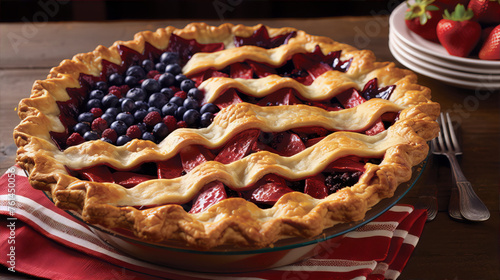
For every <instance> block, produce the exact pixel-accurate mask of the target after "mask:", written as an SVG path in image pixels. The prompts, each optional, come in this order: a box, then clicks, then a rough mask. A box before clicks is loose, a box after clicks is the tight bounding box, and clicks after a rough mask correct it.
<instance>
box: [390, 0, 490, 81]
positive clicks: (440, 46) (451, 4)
mask: <svg viewBox="0 0 500 280" xmlns="http://www.w3.org/2000/svg"><path fill="white" fill-rule="evenodd" d="M389 47H390V49H391V52H392V54H393V55H394V57H395V58H396V59H397V60H398V61H399V62H401V63H402V64H403V65H405V66H406V67H408V68H410V69H412V70H414V71H416V72H418V73H420V74H423V75H426V76H429V77H431V78H435V79H438V80H441V81H444V82H447V83H450V84H453V85H456V86H460V87H465V88H475V89H477V87H478V86H484V85H486V86H488V87H489V88H491V87H493V88H500V0H408V1H406V2H404V3H402V4H400V5H399V6H398V7H397V8H396V9H395V10H394V11H393V12H392V14H391V17H390V34H389Z"/></svg>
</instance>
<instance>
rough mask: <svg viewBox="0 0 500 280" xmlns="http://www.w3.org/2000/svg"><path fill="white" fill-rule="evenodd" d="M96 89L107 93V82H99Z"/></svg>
mask: <svg viewBox="0 0 500 280" xmlns="http://www.w3.org/2000/svg"><path fill="white" fill-rule="evenodd" d="M95 89H98V90H101V91H103V92H106V91H108V83H106V82H105V81H99V82H97V83H95Z"/></svg>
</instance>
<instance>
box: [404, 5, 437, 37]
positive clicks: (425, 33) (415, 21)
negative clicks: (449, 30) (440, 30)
mask: <svg viewBox="0 0 500 280" xmlns="http://www.w3.org/2000/svg"><path fill="white" fill-rule="evenodd" d="M433 2H434V0H415V3H413V4H411V5H410V3H409V2H408V1H407V2H406V4H407V5H408V10H406V14H405V23H406V26H407V27H408V29H410V30H411V31H413V32H415V33H416V34H417V35H419V36H420V37H422V38H424V39H426V40H430V41H434V42H438V37H437V34H436V26H437V24H438V22H439V20H441V18H442V17H441V11H440V9H439V8H438V7H437V6H435V5H431V4H432V3H433Z"/></svg>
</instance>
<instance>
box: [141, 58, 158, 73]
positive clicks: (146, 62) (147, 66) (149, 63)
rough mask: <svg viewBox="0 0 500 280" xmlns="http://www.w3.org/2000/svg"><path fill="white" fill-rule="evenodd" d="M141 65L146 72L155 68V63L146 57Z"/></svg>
mask: <svg viewBox="0 0 500 280" xmlns="http://www.w3.org/2000/svg"><path fill="white" fill-rule="evenodd" d="M141 66H142V68H143V69H144V71H146V72H149V71H151V70H154V69H155V63H154V62H153V61H151V60H149V59H144V60H143V61H142V62H141Z"/></svg>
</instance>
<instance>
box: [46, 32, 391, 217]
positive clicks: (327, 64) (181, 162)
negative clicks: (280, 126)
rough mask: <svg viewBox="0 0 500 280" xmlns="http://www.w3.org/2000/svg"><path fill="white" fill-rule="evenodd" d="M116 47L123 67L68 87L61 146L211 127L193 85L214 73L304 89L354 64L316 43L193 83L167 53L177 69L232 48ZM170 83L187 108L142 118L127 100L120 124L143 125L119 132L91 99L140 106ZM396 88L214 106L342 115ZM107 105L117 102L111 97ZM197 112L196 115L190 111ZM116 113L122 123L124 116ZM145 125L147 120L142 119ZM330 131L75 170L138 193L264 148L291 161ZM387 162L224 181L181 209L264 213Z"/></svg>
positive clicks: (240, 139)
mask: <svg viewBox="0 0 500 280" xmlns="http://www.w3.org/2000/svg"><path fill="white" fill-rule="evenodd" d="M295 35H296V34H295V32H292V33H288V34H284V35H279V36H276V37H273V38H269V34H268V33H267V29H266V28H264V27H263V28H260V29H258V30H257V31H256V32H255V33H254V34H253V35H252V36H251V37H248V38H240V37H235V45H236V46H242V45H255V46H259V47H263V48H275V47H278V46H280V45H282V44H286V43H287V42H288V40H290V39H291V38H293V37H294V36H295ZM118 49H119V53H120V56H121V58H122V61H123V63H122V64H121V65H116V64H113V63H111V62H109V61H106V60H103V61H102V69H103V70H102V72H101V75H100V76H99V77H94V76H90V75H86V74H80V77H79V83H80V86H81V87H80V88H67V89H66V90H67V92H68V95H69V96H70V99H68V100H67V101H58V102H57V105H58V107H59V109H60V116H59V118H60V120H61V122H62V124H63V125H64V127H65V132H62V133H58V132H50V133H51V136H52V138H53V140H54V142H55V143H56V144H57V145H58V147H59V148H60V149H61V150H64V149H65V148H67V147H69V146H73V145H78V144H80V143H82V142H83V141H88V139H90V140H95V139H94V138H90V137H91V136H92V137H95V135H96V133H97V135H98V136H99V137H102V138H101V139H103V140H105V141H107V142H110V143H112V144H115V145H121V144H124V143H126V142H127V141H130V140H131V139H135V138H140V139H145V140H151V141H156V142H159V141H161V139H163V138H164V137H166V135H168V133H170V132H171V131H173V130H175V129H177V128H183V127H205V126H208V124H209V123H210V122H211V120H212V119H213V114H216V111H214V110H213V109H208V113H211V114H212V116H205V118H204V117H203V115H202V114H204V113H207V112H205V111H206V110H205V111H203V110H204V109H203V107H201V106H200V105H203V104H197V103H196V101H200V100H202V99H203V95H204V93H203V92H196V90H194V89H196V86H198V85H199V84H201V83H202V82H203V81H204V80H206V79H209V78H211V77H231V78H244V79H253V78H262V77H266V76H268V75H271V74H274V75H280V76H282V77H290V78H293V79H295V80H297V81H299V82H301V83H303V84H305V85H310V84H311V83H312V82H313V81H314V79H316V78H317V77H318V76H320V75H321V74H323V73H324V72H326V71H332V70H335V71H342V72H345V71H347V70H348V68H349V66H350V63H351V60H347V61H341V60H340V54H341V53H340V51H336V52H331V53H328V54H327V55H324V54H323V53H322V51H321V49H320V48H319V46H317V47H316V48H315V50H314V51H313V52H312V53H305V54H296V55H293V56H292V57H291V58H290V60H288V61H287V62H286V63H285V64H283V65H281V66H279V67H276V68H275V67H271V66H269V65H266V64H262V63H257V62H254V61H244V62H239V63H234V64H231V65H229V66H227V67H225V68H224V69H207V70H205V71H203V72H200V73H197V74H195V75H192V76H191V77H189V78H186V77H185V76H184V77H182V76H183V75H182V74H181V73H179V72H178V70H176V69H175V67H170V70H168V71H167V69H168V67H167V65H161V63H164V62H167V61H170V60H172V57H168V55H165V53H170V54H172V53H173V54H175V55H174V58H173V59H174V60H175V59H177V60H176V63H177V67H178V68H180V67H179V66H181V65H184V64H185V63H186V62H187V61H188V60H189V59H190V58H191V57H192V56H193V55H194V54H195V53H197V52H215V51H219V50H222V49H224V45H223V44H199V43H198V42H196V41H195V40H186V39H183V38H181V37H178V36H176V35H172V36H171V38H170V43H169V47H168V48H167V49H166V50H158V49H156V48H154V47H153V46H152V45H150V44H149V43H145V50H144V52H143V53H142V54H140V53H138V52H136V51H133V50H131V49H129V48H127V47H125V46H118ZM165 64H166V63H165ZM151 65H154V67H153V66H151ZM133 66H135V68H134V69H135V70H137V66H140V67H142V69H143V70H144V76H142V78H137V77H135V76H134V75H135V74H136V73H132V74H131V75H128V73H129V72H133V71H132V70H131V69H132V68H133ZM174 66H175V65H174ZM151 67H153V68H151ZM162 67H163V68H162ZM169 71H170V72H169ZM167 72H168V73H176V76H175V77H174V78H171V77H165V74H167ZM130 76H132V78H131V77H130ZM120 77H121V78H124V77H125V78H124V81H121V80H120ZM134 78H136V79H137V81H136V80H134ZM168 79H175V81H174V82H173V84H171V85H170V86H165V87H164V88H162V89H161V90H162V94H165V95H167V96H169V98H177V99H182V102H181V103H182V105H181V103H177V108H175V109H176V111H175V112H173V113H172V114H170V113H168V114H166V113H165V111H163V108H162V109H158V108H157V109H154V110H149V111H148V112H145V113H144V114H143V115H142V116H135V114H136V111H139V110H140V109H138V108H139V107H134V106H144V105H143V104H139V105H138V104H137V103H136V102H132V103H134V105H132V103H131V102H129V103H126V104H124V102H123V101H119V102H121V103H120V106H119V107H120V108H118V109H117V110H118V112H119V113H123V114H124V115H122V118H121V119H123V121H122V120H121V119H120V121H122V122H123V123H126V122H128V119H129V118H130V117H131V115H133V117H134V118H135V122H131V123H130V124H128V125H126V126H125V127H122V126H115V127H113V126H111V124H110V123H109V122H110V121H109V118H108V117H109V116H106V114H107V113H108V112H107V109H109V108H106V107H109V106H104V108H100V107H99V106H98V105H99V104H97V105H95V104H94V103H95V101H91V100H92V99H95V98H93V97H92V96H95V95H98V93H95V91H98V90H102V91H103V93H104V94H108V95H109V94H111V95H114V96H116V98H117V99H119V98H121V100H123V99H126V98H129V95H130V96H132V97H130V99H133V101H141V100H135V99H134V98H139V97H140V96H141V94H140V93H137V92H133V94H131V93H130V91H131V90H132V91H133V90H134V88H141V89H142V90H144V91H146V92H148V91H150V92H153V91H154V90H156V88H155V83H158V84H163V85H165V83H168ZM185 80H190V81H192V83H193V84H194V85H186V84H188V82H189V81H188V82H185ZM103 83H104V86H103ZM124 83H125V84H124ZM394 88H395V86H394V85H392V86H386V87H382V88H379V87H378V81H377V79H376V78H375V79H373V80H370V81H369V82H368V83H367V84H366V85H365V86H364V88H363V89H362V90H358V89H355V88H351V89H348V90H346V91H344V92H342V93H340V94H339V95H337V96H336V97H334V98H331V99H329V100H321V101H312V100H307V99H305V98H304V97H302V96H301V95H300V94H298V92H296V91H295V90H294V89H289V88H285V89H281V90H278V91H277V92H275V93H273V94H270V95H268V96H266V97H263V98H255V97H252V96H248V95H246V94H244V93H242V92H239V91H237V90H236V89H229V90H227V91H225V92H224V93H223V94H221V95H220V96H219V97H218V98H217V99H216V100H215V101H214V104H215V106H216V107H215V106H213V107H215V108H217V107H218V108H220V109H222V108H225V107H227V106H229V105H231V104H235V103H239V102H249V103H254V104H257V105H260V106H280V105H294V104H308V105H310V106H316V107H320V108H323V109H325V110H328V111H337V110H342V109H347V108H352V107H355V106H357V105H359V104H361V103H363V102H365V101H366V100H369V99H371V98H383V99H389V97H390V95H391V93H392V92H393V90H394ZM191 89H193V90H191ZM152 95H153V94H152V93H148V96H149V98H150V99H149V104H148V106H150V108H149V109H151V107H154V105H155V104H158V103H161V102H163V101H162V98H156V96H155V98H153V99H151V98H152V97H151V96H152ZM138 96H139V97H138ZM100 98H101V99H100V100H101V102H102V103H106V102H108V101H104V99H102V97H100ZM188 98H191V99H192V100H194V101H195V102H191V103H189V102H188V103H186V102H185V101H186V100H187V99H188ZM108 99H111V101H113V100H112V98H108ZM172 100H173V99H171V100H170V101H169V102H172V103H173V102H174V101H172ZM192 100H191V101H192ZM111 101H110V102H111ZM177 101H178V100H177ZM92 102H94V103H92ZM97 103H98V102H97ZM108 103H109V102H108ZM145 103H146V102H145ZM196 106H199V107H198V109H196ZM89 107H90V108H89ZM179 107H184V110H180V109H179ZM193 107H194V108H195V109H188V108H193ZM131 108H133V109H131ZM200 108H201V109H200ZM193 110H194V111H196V110H198V113H197V112H193ZM179 111H182V112H179ZM85 112H89V113H90V115H91V116H90V118H93V119H91V121H90V123H89V129H91V130H92V132H93V135H91V136H89V137H87V136H85V133H84V132H85V127H86V126H85V125H80V126H79V128H78V129H76V125H77V124H79V123H81V122H83V123H85V122H86V121H87V120H86V119H85V118H83V119H84V120H83V121H81V120H80V119H81V118H82V116H81V115H82V113H85ZM87 117H89V116H87ZM115 117H116V118H118V117H117V116H115ZM397 117H398V113H397V112H389V113H385V114H383V115H382V116H381V118H380V119H379V120H378V121H377V122H376V123H375V124H374V125H373V126H372V127H370V128H368V129H366V130H365V131H360V133H366V134H368V135H373V134H377V133H380V132H381V131H383V130H385V129H386V128H387V127H388V126H390V125H391V124H392V123H394V122H395V120H396V119H397ZM137 119H140V120H141V121H140V122H138V121H137ZM207 120H208V123H207ZM112 121H115V119H112ZM77 130H78V131H77ZM330 133H333V131H329V130H327V129H325V128H322V127H304V128H295V129H292V130H289V131H283V132H278V133H271V132H262V131H259V130H256V129H253V130H248V131H243V132H241V133H240V134H238V135H236V136H234V137H233V138H232V139H230V140H229V141H228V142H227V143H226V144H225V145H224V146H222V147H219V148H216V149H211V150H209V149H207V148H205V147H202V146H190V147H186V148H184V149H183V150H181V152H180V153H179V154H178V155H176V156H175V157H173V158H171V159H169V160H166V161H162V162H148V163H144V164H142V165H141V166H138V167H136V168H133V169H132V170H116V169H113V168H111V167H108V166H106V165H98V166H93V167H90V168H86V169H82V170H69V172H70V173H71V174H73V175H74V176H76V177H79V178H81V179H84V180H89V181H94V182H111V183H116V184H120V185H122V186H123V187H125V188H132V187H134V186H136V185H137V184H140V183H142V182H144V181H147V180H151V179H172V178H177V177H179V176H183V175H185V174H187V172H189V171H190V170H192V169H193V168H195V167H196V166H198V165H199V164H202V163H203V162H206V161H212V160H213V161H218V162H221V163H223V164H230V163H231V162H234V161H237V160H240V159H242V158H244V157H246V156H248V155H249V154H251V153H254V152H258V151H269V152H272V153H276V154H279V155H281V156H285V157H289V156H293V155H295V154H297V153H299V152H301V151H303V150H304V149H306V148H307V147H310V146H312V145H315V144H316V143H318V142H319V141H321V140H322V139H323V138H324V137H326V136H327V135H329V134H330ZM85 137H87V139H85ZM141 137H142V138H141ZM380 161H381V159H370V158H359V157H357V156H347V157H344V158H340V159H338V160H336V161H334V162H332V163H331V164H330V165H328V167H327V168H326V169H325V170H324V171H323V172H321V173H319V174H316V175H314V176H311V177H308V178H303V179H301V180H295V181H289V180H287V179H286V178H283V177H281V176H279V175H276V174H267V175H265V176H264V177H263V178H261V179H260V180H258V181H257V182H256V183H254V184H253V185H252V186H248V187H246V188H245V189H244V190H235V189H233V188H232V187H231V186H226V185H224V184H223V183H222V182H219V181H214V182H209V183H208V184H207V185H205V186H204V187H203V188H202V189H201V190H200V192H199V193H198V194H197V195H196V196H195V197H193V199H192V200H191V201H190V202H188V203H185V204H182V206H183V207H184V208H185V209H186V211H189V212H190V213H198V212H201V211H204V210H205V209H207V208H208V207H210V206H211V205H213V204H215V203H217V202H219V201H221V200H223V199H226V198H230V197H241V198H244V199H246V200H248V201H251V202H254V203H255V204H257V205H259V206H260V207H263V208H266V207H270V206H272V205H274V203H275V202H276V201H277V200H278V199H279V198H280V197H281V196H282V195H284V194H286V193H289V192H292V191H299V192H303V193H306V194H309V195H311V196H312V197H315V198H324V197H326V196H328V195H330V194H332V193H334V192H336V191H338V190H339V189H341V188H343V187H346V186H352V185H354V184H355V183H356V182H357V181H358V179H359V177H360V176H361V175H362V173H363V172H364V165H365V164H366V163H367V162H372V163H375V164H377V163H379V162H380ZM135 207H137V208H139V209H143V208H147V207H152V205H149V206H148V205H142V206H141V205H136V206H135Z"/></svg>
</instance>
